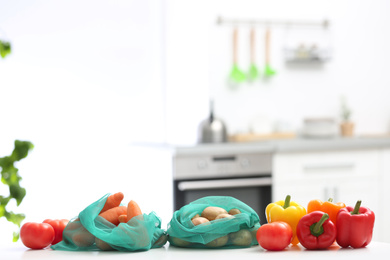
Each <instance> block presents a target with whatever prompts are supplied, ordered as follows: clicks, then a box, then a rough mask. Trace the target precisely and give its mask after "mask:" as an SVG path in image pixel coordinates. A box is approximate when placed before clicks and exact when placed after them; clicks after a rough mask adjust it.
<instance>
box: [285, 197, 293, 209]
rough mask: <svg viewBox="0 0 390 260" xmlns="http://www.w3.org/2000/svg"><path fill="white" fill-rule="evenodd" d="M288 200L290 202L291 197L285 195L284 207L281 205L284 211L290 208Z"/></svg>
mask: <svg viewBox="0 0 390 260" xmlns="http://www.w3.org/2000/svg"><path fill="white" fill-rule="evenodd" d="M290 200H291V196H290V195H287V196H286V199H285V200H284V205H283V208H284V209H287V208H288V207H290Z"/></svg>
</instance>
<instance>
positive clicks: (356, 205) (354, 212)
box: [351, 200, 362, 215]
mask: <svg viewBox="0 0 390 260" xmlns="http://www.w3.org/2000/svg"><path fill="white" fill-rule="evenodd" d="M361 204H362V201H361V200H358V201H357V202H356V204H355V207H354V208H353V211H352V212H351V215H357V214H359V209H360V205H361Z"/></svg>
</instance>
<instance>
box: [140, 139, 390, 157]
mask: <svg viewBox="0 0 390 260" xmlns="http://www.w3.org/2000/svg"><path fill="white" fill-rule="evenodd" d="M133 146H136V147H149V148H154V149H163V150H168V151H170V152H171V153H172V154H173V155H174V156H189V155H191V156H193V155H204V154H213V155H219V154H232V153H233V154H235V153H239V152H242V153H252V152H261V153H284V152H307V151H309V152H310V151H326V150H353V149H380V148H390V137H389V136H383V137H351V138H345V137H334V138H293V139H280V140H266V141H254V142H227V143H210V144H192V145H174V144H163V143H160V144H158V143H149V144H148V143H137V144H133Z"/></svg>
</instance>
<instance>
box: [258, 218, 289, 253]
mask: <svg viewBox="0 0 390 260" xmlns="http://www.w3.org/2000/svg"><path fill="white" fill-rule="evenodd" d="M292 236H293V232H292V229H291V227H290V225H289V224H287V223H286V222H281V221H276V222H272V223H268V224H264V225H262V226H261V227H260V228H259V229H258V230H257V233H256V239H257V242H259V245H260V246H261V247H262V248H264V249H267V250H270V251H280V250H283V249H285V248H286V247H287V246H288V245H289V244H290V243H291V239H292Z"/></svg>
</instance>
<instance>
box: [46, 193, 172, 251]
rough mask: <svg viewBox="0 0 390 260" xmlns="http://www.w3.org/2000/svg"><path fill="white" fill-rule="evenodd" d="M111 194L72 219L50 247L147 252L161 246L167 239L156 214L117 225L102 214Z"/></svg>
mask: <svg viewBox="0 0 390 260" xmlns="http://www.w3.org/2000/svg"><path fill="white" fill-rule="evenodd" d="M109 195H110V194H106V195H105V196H103V197H102V198H101V199H99V200H97V201H96V202H94V203H92V204H91V205H89V206H88V207H86V208H85V209H84V210H83V211H81V212H80V214H79V215H78V217H77V218H74V219H73V220H71V221H70V222H69V223H68V225H67V226H66V227H65V229H64V232H63V240H62V241H61V242H59V243H57V244H55V245H52V246H51V248H52V249H54V250H65V251H91V250H118V251H144V250H149V249H151V248H158V247H162V246H163V245H164V244H165V243H166V242H167V235H166V232H165V231H164V230H163V229H161V219H160V218H159V217H158V216H157V215H156V213H154V212H151V213H150V214H142V215H140V216H136V217H133V218H132V219H131V220H130V221H129V222H127V223H120V224H119V225H118V226H116V225H114V224H112V223H110V222H108V221H107V220H105V219H104V218H102V217H101V216H99V213H100V211H101V210H102V208H103V206H104V204H105V203H106V200H107V198H108V196H109Z"/></svg>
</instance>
